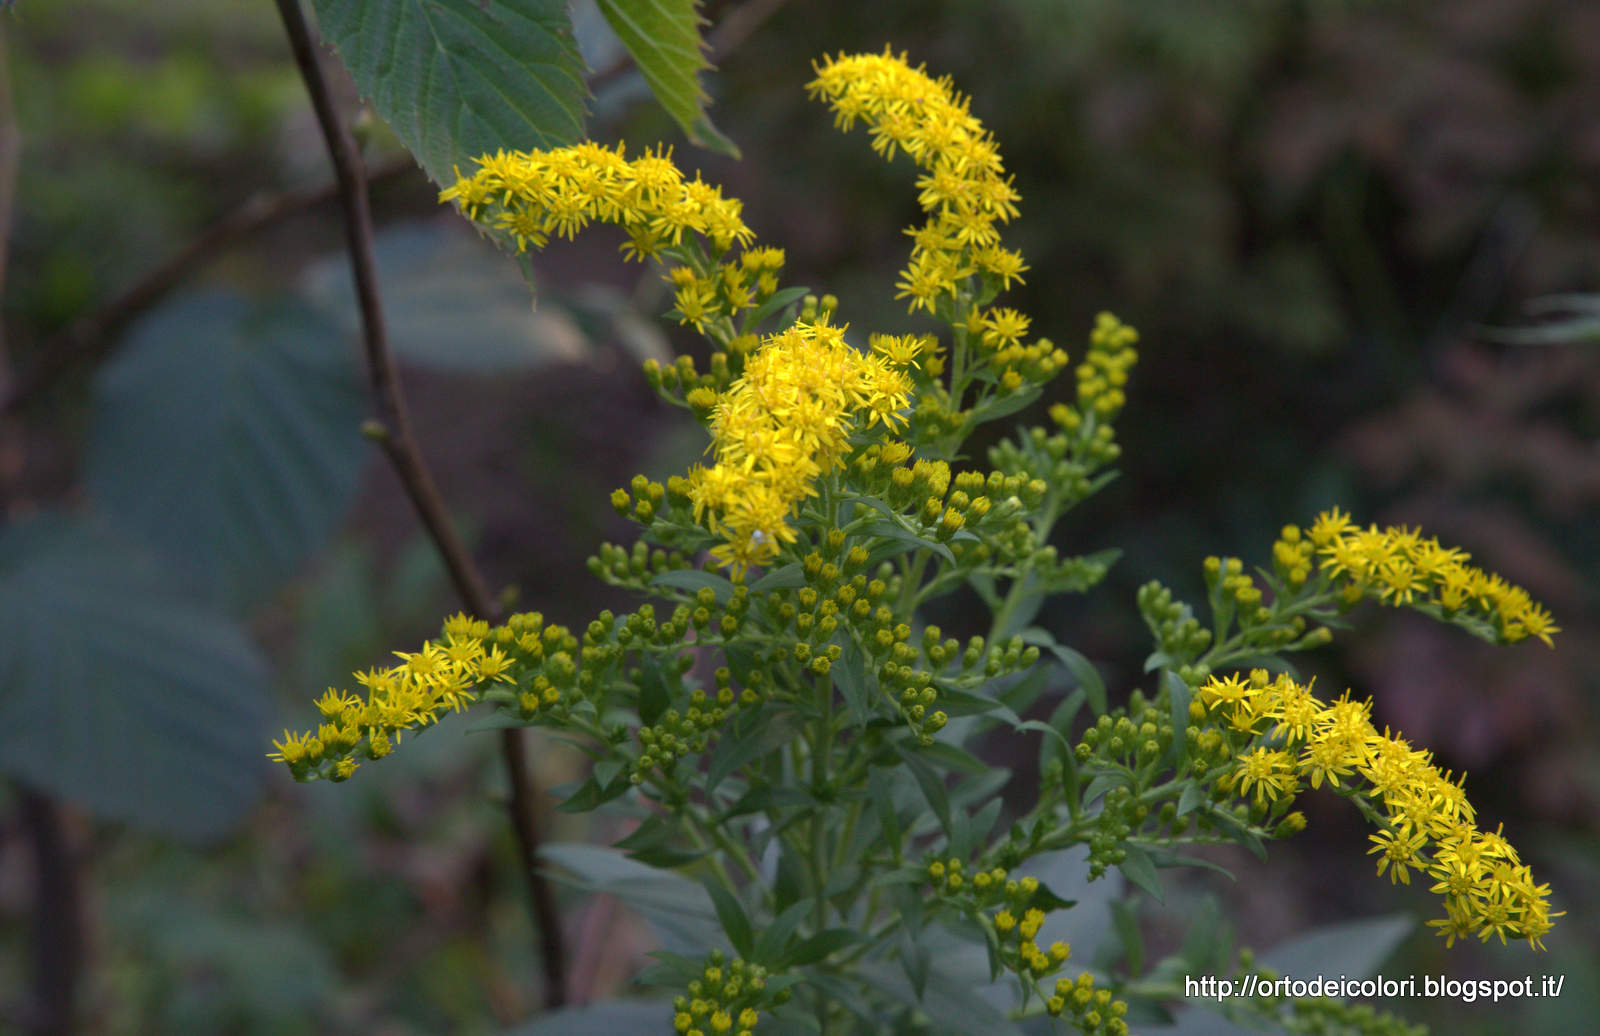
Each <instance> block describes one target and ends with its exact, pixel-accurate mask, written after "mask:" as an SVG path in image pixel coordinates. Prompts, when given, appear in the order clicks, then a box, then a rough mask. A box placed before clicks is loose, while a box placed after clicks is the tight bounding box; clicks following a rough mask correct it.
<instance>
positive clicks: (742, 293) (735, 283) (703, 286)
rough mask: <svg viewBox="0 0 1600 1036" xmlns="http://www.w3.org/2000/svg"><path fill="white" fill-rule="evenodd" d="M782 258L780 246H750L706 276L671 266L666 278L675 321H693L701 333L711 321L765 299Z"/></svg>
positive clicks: (773, 285)
mask: <svg viewBox="0 0 1600 1036" xmlns="http://www.w3.org/2000/svg"><path fill="white" fill-rule="evenodd" d="M783 260H784V255H783V249H781V248H752V249H749V250H747V251H745V252H742V253H740V255H739V257H738V259H736V260H734V261H732V262H726V263H722V264H721V265H719V266H717V267H716V269H715V270H714V271H713V272H712V273H711V274H710V275H709V276H704V277H702V276H701V275H699V274H698V273H696V272H695V271H694V269H693V268H692V267H688V266H675V267H673V268H672V271H671V272H670V273H668V274H667V275H666V280H667V282H668V283H669V284H671V285H672V291H673V302H674V306H673V310H674V312H675V314H676V315H677V317H678V322H679V323H682V324H693V325H694V329H695V330H696V331H699V332H700V333H702V334H704V333H705V331H706V325H707V324H709V323H711V322H712V321H715V320H717V319H718V318H720V317H731V316H734V315H736V314H738V313H741V312H743V311H744V310H746V309H748V308H750V307H751V306H753V305H755V304H757V303H758V302H764V301H766V300H767V299H769V298H771V297H772V295H773V294H774V293H775V292H776V291H777V290H778V273H779V271H780V270H782V269H783Z"/></svg>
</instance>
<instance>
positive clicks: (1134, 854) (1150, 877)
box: [1117, 845, 1164, 903]
mask: <svg viewBox="0 0 1600 1036" xmlns="http://www.w3.org/2000/svg"><path fill="white" fill-rule="evenodd" d="M1123 852H1125V853H1126V854H1127V855H1126V856H1124V857H1123V860H1122V862H1121V863H1119V864H1117V869H1118V870H1120V871H1121V872H1122V876H1123V877H1125V878H1127V879H1128V880H1129V881H1131V882H1133V883H1134V884H1135V885H1137V886H1139V887H1140V888H1142V889H1144V890H1145V891H1146V892H1148V893H1150V895H1151V896H1153V897H1154V898H1155V900H1156V902H1158V903H1159V902H1164V893H1163V892H1162V890H1161V877H1160V875H1158V874H1157V873H1156V865H1155V861H1154V860H1152V859H1151V858H1150V854H1149V853H1147V852H1145V851H1144V850H1143V849H1142V848H1140V847H1139V846H1137V845H1130V846H1126V847H1124V849H1123Z"/></svg>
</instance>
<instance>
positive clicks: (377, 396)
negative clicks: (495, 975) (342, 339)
mask: <svg viewBox="0 0 1600 1036" xmlns="http://www.w3.org/2000/svg"><path fill="white" fill-rule="evenodd" d="M277 5H278V13H279V14H280V15H281V16H282V18H283V25H284V30H285V31H286V32H287V33H288V36H289V44H290V47H291V48H292V49H293V51H294V58H295V64H296V65H297V66H299V69H300V77H301V78H302V79H303V80H304V81H305V84H306V92H307V93H309V94H310V95H311V105H312V108H313V109H315V111H316V115H317V124H318V126H319V127H320V128H321V130H322V137H323V140H324V142H325V143H326V144H327V148H328V157H329V158H330V159H331V161H332V163H333V170H334V176H335V179H336V181H337V183H338V192H339V201H340V204H341V206H342V208H343V209H344V214H345V236H346V239H347V243H348V245H349V253H350V267H351V274H352V276H353V277H354V280H355V287H356V298H357V300H358V302H359V304H360V309H361V330H362V345H363V347H364V351H365V354H366V360H367V373H368V378H369V381H370V383H371V388H372V397H373V403H374V405H375V407H376V408H377V412H378V419H377V422H376V424H375V425H370V426H369V427H370V428H371V430H372V431H373V432H374V434H373V435H372V437H373V438H375V439H376V440H377V441H378V443H379V445H380V446H382V448H383V451H384V454H385V455H386V456H387V457H388V458H389V462H390V464H391V466H392V467H393V468H394V470H395V474H396V475H398V476H399V478H400V482H401V484H402V485H403V486H404V487H405V491H406V495H407V496H408V497H409V498H410V500H411V504H412V506H413V507H414V508H415V509H416V512H417V516H418V517H419V518H421V519H422V524H423V525H424V527H426V529H427V531H428V535H429V537H430V538H431V539H432V540H433V544H434V546H435V548H437V550H438V551H439V554H440V556H441V557H442V558H443V560H444V563H445V569H446V570H447V571H448V572H449V574H450V581H451V582H452V583H453V584H454V585H455V588H456V592H457V594H459V595H460V597H461V600H462V602H463V603H464V604H465V605H466V607H467V608H468V609H469V610H470V611H472V612H473V613H474V614H476V615H478V616H479V617H481V618H484V619H488V620H489V621H491V622H493V621H496V620H498V619H499V618H500V608H499V607H498V605H497V604H496V603H495V601H494V599H493V598H492V597H491V596H490V595H489V592H488V589H487V586H486V584H485V583H484V580H483V576H482V575H481V574H480V573H479V571H478V568H477V566H476V565H475V564H474V563H473V560H472V557H471V555H470V554H469V553H468V552H467V549H466V545H465V544H464V543H463V542H462V541H461V538H460V536H459V535H457V533H456V530H455V527H454V526H453V525H452V524H451V523H450V519H449V516H448V515H447V514H446V513H445V507H444V500H443V498H442V497H441V496H440V495H439V490H438V487H437V485H436V484H435V483H434V480H433V475H432V473H431V472H430V471H429V469H428V466H427V463H426V462H425V461H424V460H423V458H422V451H421V450H420V449H419V448H418V446H417V441H416V438H415V436H414V435H413V434H412V430H411V420H410V416H409V413H408V411H407V408H406V402H405V397H404V396H403V395H402V394H401V391H400V382H399V378H398V375H397V373H396V365H395V361H394V353H393V350H392V349H391V348H390V346H389V338H388V331H387V328H386V326H385V324H384V319H383V307H382V305H381V302H380V297H379V293H378V276H377V264H376V262H375V261H374V259H373V250H372V211H371V208H370V206H369V205H368V201H367V182H366V177H365V175H364V174H363V172H362V162H361V153H360V151H358V150H357V148H356V145H355V141H354V139H353V138H352V137H351V136H350V132H349V130H348V129H347V128H346V126H345V124H344V122H343V121H342V120H340V119H339V117H338V114H337V113H336V112H335V111H334V107H333V97H332V95H331V94H330V92H329V90H328V83H327V79H326V78H325V77H324V76H323V74H322V67H321V65H320V64H318V61H317V54H316V50H315V48H314V46H313V44H312V41H311V31H310V29H309V27H308V26H307V25H306V20H305V14H304V12H303V11H302V10H301V8H300V4H299V0H277ZM500 733H501V736H500V754H501V757H502V758H503V759H504V761H505V766H506V776H507V779H508V780H509V782H510V787H511V794H510V799H509V802H508V808H509V812H510V815H511V827H512V830H513V831H514V832H515V834H516V841H517V854H518V862H519V864H520V866H521V868H522V873H523V877H524V880H525V881H526V882H527V885H528V898H529V906H530V909H531V911H532V914H533V923H534V928H535V929H536V930H537V931H538V933H539V937H540V949H541V951H542V952H541V957H542V958H543V962H544V979H545V997H544V1000H545V1005H546V1006H547V1007H551V1008H554V1007H559V1006H561V1005H562V1004H564V1003H565V1002H566V951H565V947H564V946H563V945H562V943H563V940H562V934H561V918H560V916H559V915H558V914H557V912H556V906H555V896H554V894H553V893H552V892H551V889H550V884H549V882H548V881H547V880H546V879H545V877H544V875H543V874H542V873H541V872H540V871H539V869H538V863H539V842H540V836H539V827H538V818H537V814H536V812H535V808H534V805H535V804H534V788H533V784H532V780H531V777H530V775H529V770H528V759H527V749H526V746H525V745H524V743H523V740H522V732H521V731H520V730H517V729H515V728H507V729H505V730H502V731H501V732H500Z"/></svg>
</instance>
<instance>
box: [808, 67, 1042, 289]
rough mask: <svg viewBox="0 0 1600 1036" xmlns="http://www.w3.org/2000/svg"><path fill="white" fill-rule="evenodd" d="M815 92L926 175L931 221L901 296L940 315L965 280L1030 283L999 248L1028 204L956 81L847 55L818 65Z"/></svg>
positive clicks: (922, 183) (842, 120)
mask: <svg viewBox="0 0 1600 1036" xmlns="http://www.w3.org/2000/svg"><path fill="white" fill-rule="evenodd" d="M814 68H815V70H816V73H817V78H816V79H814V80H813V81H812V82H810V83H808V84H807V85H806V90H807V92H809V93H810V94H811V95H812V96H813V97H821V98H822V99H823V100H824V101H826V102H827V103H828V105H829V106H830V107H832V108H833V111H834V125H835V126H837V127H839V128H840V129H844V130H848V129H850V127H851V126H853V125H854V124H855V121H856V120H857V119H860V120H862V121H863V122H864V123H866V125H867V126H868V127H870V128H871V130H872V147H873V149H874V150H875V151H877V152H878V153H879V154H881V155H883V156H884V157H885V158H893V157H894V156H895V153H896V152H897V151H904V152H905V153H906V154H907V155H909V156H910V157H911V160H912V161H914V162H916V163H917V164H918V165H919V166H921V167H922V168H923V169H924V170H926V172H925V173H924V175H923V176H921V177H920V178H919V179H918V180H917V188H918V191H919V192H920V193H919V194H918V196H917V200H918V202H919V203H920V204H921V205H922V209H923V211H924V212H926V213H928V217H929V218H928V222H927V223H925V224H924V225H923V226H921V227H919V228H916V229H914V230H912V231H909V233H910V234H911V236H912V237H913V239H914V240H915V245H914V247H913V248H912V252H911V263H910V265H909V266H908V267H907V268H906V270H905V273H904V276H903V279H902V281H901V282H900V284H899V285H898V287H899V288H900V293H899V294H898V295H896V296H895V297H896V298H906V297H909V298H910V299H911V309H912V311H913V312H914V311H916V310H918V309H926V310H928V311H929V312H933V310H934V307H935V305H936V304H937V303H938V302H939V300H940V299H941V298H944V297H945V296H950V297H954V296H955V294H956V292H957V287H958V285H959V284H960V282H961V281H963V280H965V279H966V278H967V277H969V276H972V275H973V274H974V273H979V272H981V273H985V274H988V275H989V276H991V277H992V278H994V279H995V280H997V281H998V282H999V283H1000V284H1001V285H1002V286H1004V287H1010V285H1011V282H1012V281H1013V280H1019V281H1020V280H1021V279H1022V276H1021V275H1022V273H1023V271H1025V270H1026V269H1027V266H1026V265H1024V263H1023V261H1022V256H1021V255H1020V254H1018V253H1017V252H1014V251H1010V250H1009V249H1005V248H1002V247H1000V233H999V231H998V230H996V229H995V224H996V223H1003V222H1006V221H1007V220H1010V219H1011V218H1012V217H1014V216H1016V214H1017V206H1016V203H1017V201H1018V200H1019V196H1018V194H1017V192H1016V190H1015V188H1014V187H1013V186H1012V184H1011V180H1010V179H1009V178H1007V177H1006V176H1005V169H1004V167H1003V165H1002V163H1001V160H1000V148H999V146H998V145H997V144H996V143H995V140H994V137H993V136H991V135H990V134H989V132H988V131H987V130H985V129H984V128H983V124H982V123H981V122H979V121H978V120H977V119H976V118H974V117H973V115H972V113H971V112H970V111H968V103H969V102H968V99H967V98H965V97H962V96H961V95H960V94H958V93H956V92H955V91H954V90H953V89H952V87H951V84H950V80H949V78H948V77H942V78H939V79H933V78H931V77H929V76H928V75H927V74H925V73H924V72H923V71H922V67H921V66H918V67H917V68H912V67H911V66H910V65H908V64H907V63H906V59H905V57H904V56H903V55H901V56H896V55H895V54H894V53H892V52H891V51H890V50H888V49H885V50H884V52H883V53H882V54H852V55H843V54H841V55H840V56H839V57H837V58H826V59H824V60H823V61H822V62H821V63H820V64H817V65H815V66H814Z"/></svg>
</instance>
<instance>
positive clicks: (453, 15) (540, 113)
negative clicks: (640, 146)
mask: <svg viewBox="0 0 1600 1036" xmlns="http://www.w3.org/2000/svg"><path fill="white" fill-rule="evenodd" d="M315 6H316V9H317V18H318V20H319V22H320V23H321V26H322V32H323V34H324V36H326V37H327V39H328V41H329V42H330V43H332V44H333V45H334V47H335V48H336V49H337V50H338V51H339V56H340V57H341V58H343V60H344V63H345V66H346V67H347V68H349V69H350V74H351V75H352V76H354V77H355V81H356V85H357V86H358V87H359V88H360V89H361V93H362V95H363V96H365V97H366V98H367V99H369V100H370V101H371V102H372V105H373V107H374V109H376V110H377V113H378V115H379V116H380V117H381V118H382V119H383V120H384V121H385V122H387V123H388V124H389V126H390V128H391V129H393V130H394V132H395V134H396V135H397V136H398V137H399V138H400V140H401V141H402V142H404V143H405V145H406V147H407V148H408V149H409V150H410V151H411V153H412V154H413V155H415V156H416V157H417V161H418V162H419V163H421V165H422V168H423V169H424V170H425V171H426V172H427V174H428V176H429V177H430V178H431V179H432V180H433V181H434V182H435V183H438V184H448V183H450V182H451V181H453V180H454V179H455V177H456V172H455V170H456V169H457V168H458V167H459V168H466V167H467V166H468V164H469V162H470V161H471V160H472V159H473V158H476V157H477V156H478V155H481V154H485V153H493V152H494V151H497V150H500V149H503V148H513V147H538V146H544V145H548V144H560V143H568V142H570V141H573V140H576V139H577V138H578V137H579V136H581V135H582V133H583V118H584V107H585V104H586V103H587V99H588V93H589V92H588V89H587V88H586V87H585V86H584V82H583V72H584V66H583V59H582V58H581V57H580V56H579V55H578V49H577V45H576V43H575V42H574V40H573V38H572V29H571V26H570V24H569V22H568V16H567V4H566V0H487V2H484V3H479V2H477V0H399V2H397V3H391V4H381V5H378V6H376V7H374V6H373V5H371V4H367V3H364V2H361V0H316V3H315Z"/></svg>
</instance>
